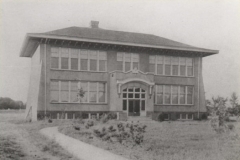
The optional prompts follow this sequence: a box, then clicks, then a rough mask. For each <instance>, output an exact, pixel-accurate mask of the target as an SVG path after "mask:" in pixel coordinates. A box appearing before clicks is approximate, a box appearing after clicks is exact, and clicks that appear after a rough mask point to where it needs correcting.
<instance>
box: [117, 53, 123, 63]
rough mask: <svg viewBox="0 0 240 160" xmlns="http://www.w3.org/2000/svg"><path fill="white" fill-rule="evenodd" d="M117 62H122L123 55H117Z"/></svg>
mask: <svg viewBox="0 0 240 160" xmlns="http://www.w3.org/2000/svg"><path fill="white" fill-rule="evenodd" d="M117 61H120V62H122V61H123V53H117Z"/></svg>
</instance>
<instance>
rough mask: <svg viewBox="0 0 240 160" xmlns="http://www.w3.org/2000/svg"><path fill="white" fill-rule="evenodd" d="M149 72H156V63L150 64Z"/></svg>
mask: <svg viewBox="0 0 240 160" xmlns="http://www.w3.org/2000/svg"><path fill="white" fill-rule="evenodd" d="M149 72H150V73H155V64H149Z"/></svg>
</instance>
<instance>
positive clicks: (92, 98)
mask: <svg viewBox="0 0 240 160" xmlns="http://www.w3.org/2000/svg"><path fill="white" fill-rule="evenodd" d="M79 89H82V90H83V91H84V95H83V97H81V98H78V91H79ZM50 97H51V103H79V102H81V103H106V102H107V100H106V97H107V96H106V83H105V82H86V81H59V80H51V83H50Z"/></svg>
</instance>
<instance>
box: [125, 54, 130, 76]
mask: <svg viewBox="0 0 240 160" xmlns="http://www.w3.org/2000/svg"><path fill="white" fill-rule="evenodd" d="M124 60H125V72H127V71H130V70H131V54H130V53H125V57H124Z"/></svg>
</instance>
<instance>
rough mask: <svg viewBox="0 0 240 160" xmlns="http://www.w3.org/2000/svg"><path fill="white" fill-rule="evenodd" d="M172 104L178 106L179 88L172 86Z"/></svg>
mask: <svg viewBox="0 0 240 160" xmlns="http://www.w3.org/2000/svg"><path fill="white" fill-rule="evenodd" d="M172 104H178V86H172Z"/></svg>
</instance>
